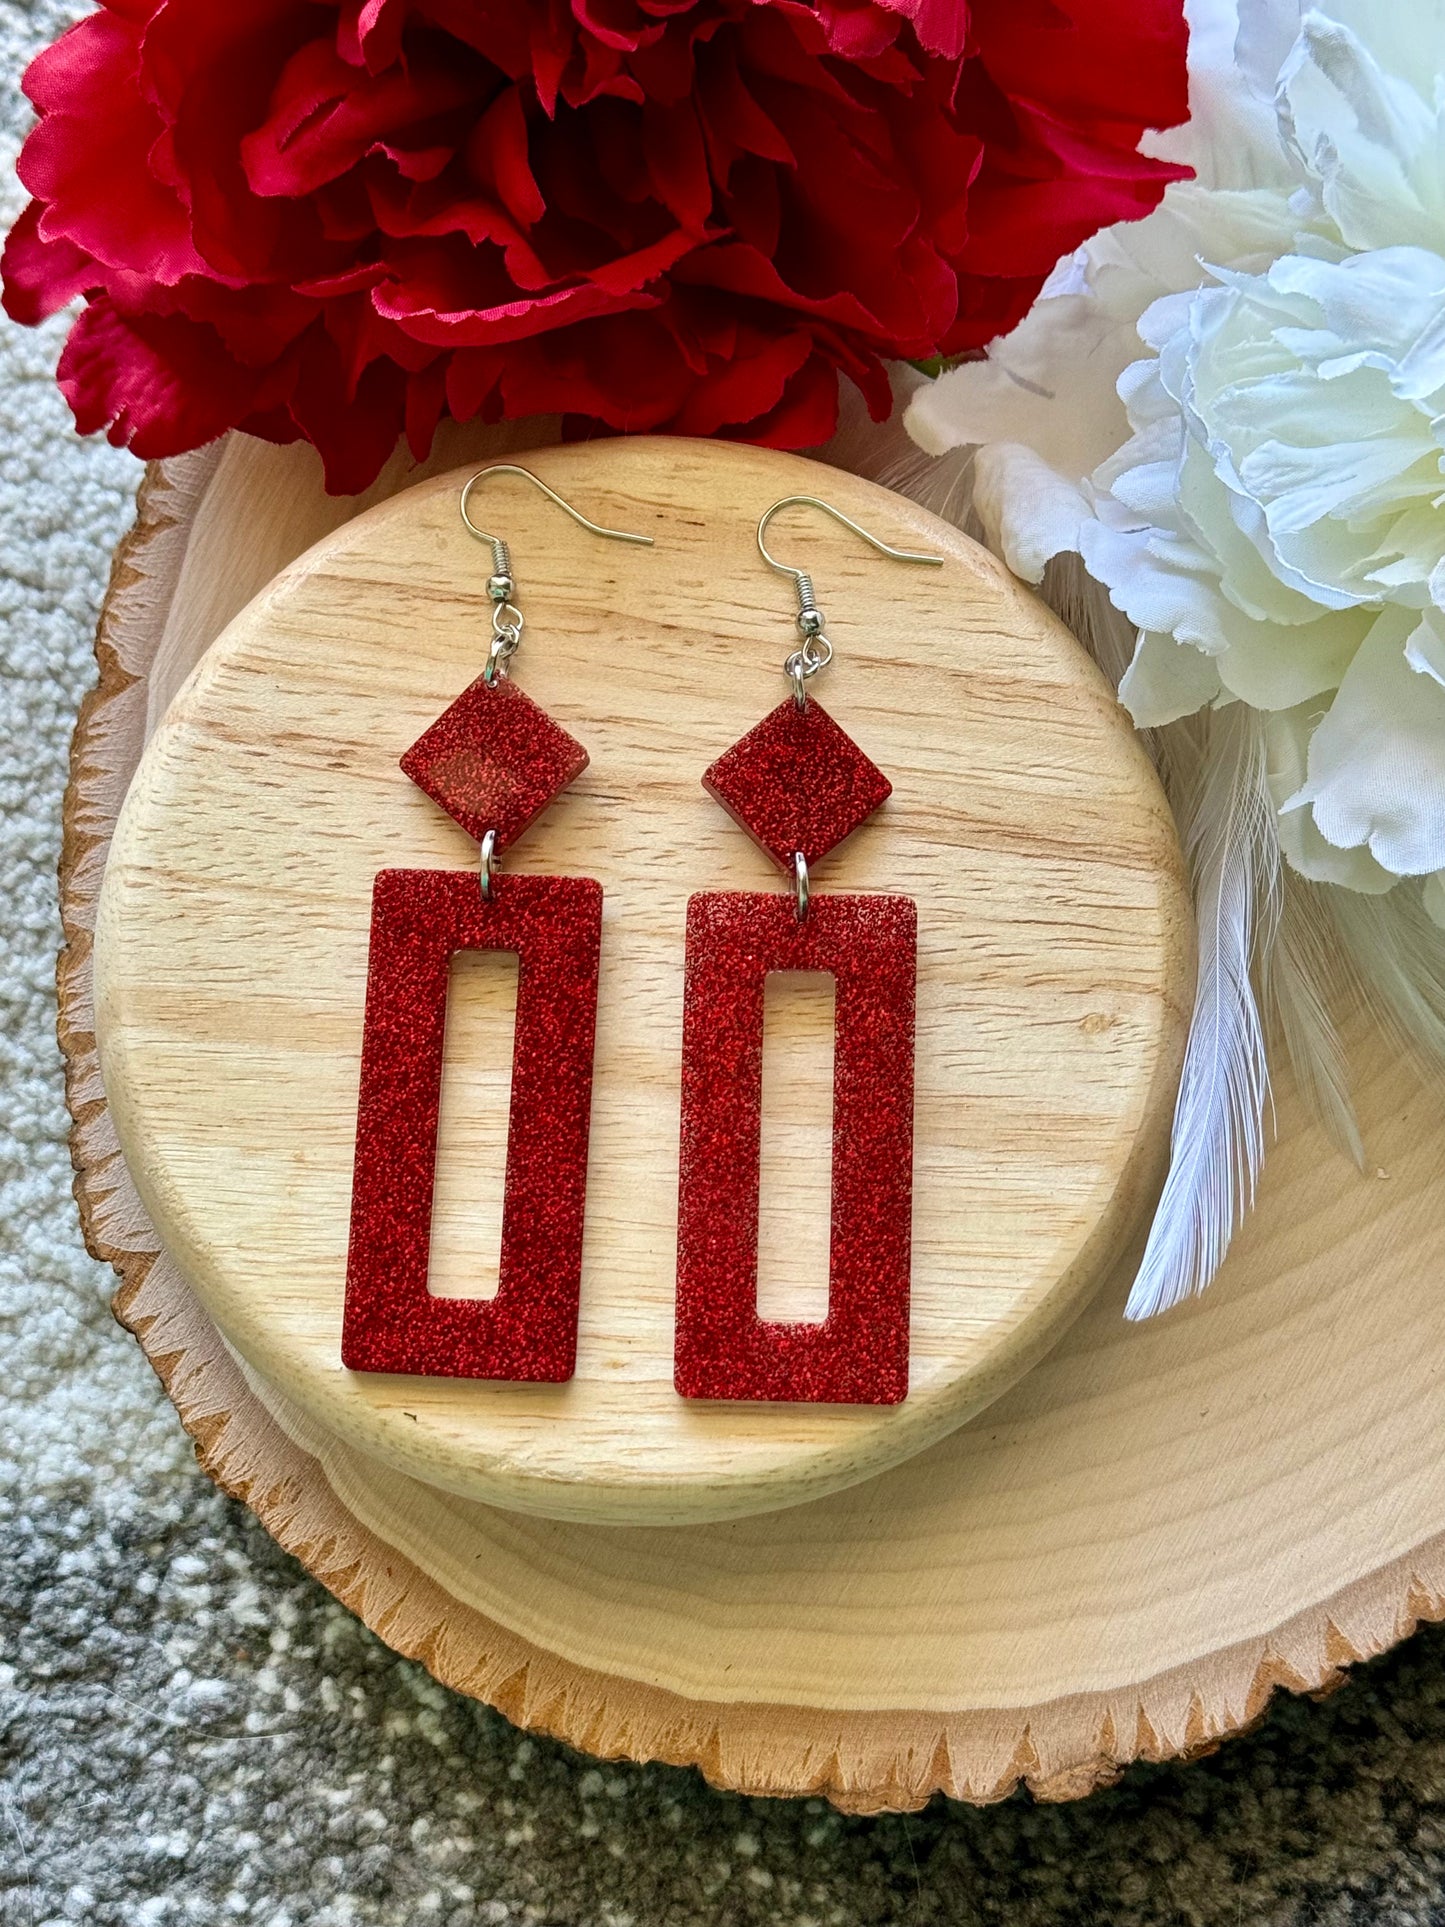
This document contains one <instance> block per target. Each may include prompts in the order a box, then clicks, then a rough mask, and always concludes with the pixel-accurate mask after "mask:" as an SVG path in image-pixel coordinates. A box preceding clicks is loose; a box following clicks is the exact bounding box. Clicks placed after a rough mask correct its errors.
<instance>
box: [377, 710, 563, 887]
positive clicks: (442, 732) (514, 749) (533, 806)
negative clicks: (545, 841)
mask: <svg viewBox="0 0 1445 1927" xmlns="http://www.w3.org/2000/svg"><path fill="white" fill-rule="evenodd" d="M401 766H402V768H403V769H404V770H405V771H406V773H407V775H408V776H409V777H410V778H411V780H412V781H413V783H415V784H416V785H417V787H418V788H419V789H423V790H425V791H426V793H427V795H428V796H429V797H431V799H432V801H433V802H436V803H440V804H441V806H442V808H443V809H444V810H445V811H446V813H447V815H448V816H453V817H455V818H456V820H457V822H458V823H460V824H461V826H462V828H463V829H464V830H465V831H467V833H468V834H469V835H470V836H474V837H475V838H476V839H477V841H478V842H479V843H480V842H481V840H482V838H483V837H484V836H485V835H486V833H487V831H488V830H495V831H496V833H497V842H496V847H497V849H498V850H505V849H506V848H507V846H508V845H509V844H511V843H515V842H516V840H517V838H518V837H519V836H520V835H521V834H522V832H523V830H525V829H526V827H527V825H528V824H529V823H530V822H531V821H532V819H533V817H534V816H537V815H539V814H540V813H541V811H543V810H544V809H545V808H546V807H547V805H548V804H549V803H550V802H551V801H552V798H553V797H554V796H557V795H560V793H561V792H562V791H563V790H564V789H566V787H567V785H568V784H569V783H570V782H571V781H572V780H573V779H574V777H577V776H580V775H581V773H582V771H583V770H584V769H586V767H587V752H586V750H585V749H583V747H582V745H581V744H580V743H579V742H577V741H576V740H575V739H574V738H573V737H571V736H569V735H568V734H567V732H566V730H565V729H562V728H561V727H560V726H559V725H558V724H556V723H554V722H553V721H552V718H551V717H550V716H549V715H548V714H547V712H546V710H545V709H539V708H538V707H537V705H536V703H534V702H533V701H532V699H531V697H530V696H524V695H523V694H522V691H521V690H520V689H518V688H517V687H516V685H515V684H514V683H510V682H508V681H507V680H506V678H505V677H504V676H499V677H498V678H497V680H496V681H495V682H494V683H493V684H492V686H491V687H490V688H488V687H487V681H486V678H485V676H478V677H477V680H476V681H475V682H474V683H473V684H472V685H471V687H470V688H469V689H464V690H463V691H462V693H461V695H460V696H458V697H457V699H456V701H455V702H454V703H453V704H452V706H451V708H450V709H446V710H443V711H442V713H441V715H440V716H438V717H437V719H436V721H435V722H434V723H433V724H432V726H431V728H430V729H429V730H427V732H426V733H425V735H423V736H419V737H418V738H417V740H416V741H415V742H414V743H413V744H412V746H411V748H410V749H409V750H408V751H407V752H406V754H405V756H403V757H402V759H401Z"/></svg>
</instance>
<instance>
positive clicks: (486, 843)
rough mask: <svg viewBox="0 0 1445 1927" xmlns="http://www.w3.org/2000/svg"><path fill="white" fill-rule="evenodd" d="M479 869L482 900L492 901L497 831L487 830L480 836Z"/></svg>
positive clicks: (484, 901)
mask: <svg viewBox="0 0 1445 1927" xmlns="http://www.w3.org/2000/svg"><path fill="white" fill-rule="evenodd" d="M480 869H481V876H482V902H483V903H490V902H491V901H492V885H493V879H494V878H495V876H496V874H497V832H496V831H495V830H488V831H487V833H486V835H485V836H484V837H483V838H482V853H481V859H480Z"/></svg>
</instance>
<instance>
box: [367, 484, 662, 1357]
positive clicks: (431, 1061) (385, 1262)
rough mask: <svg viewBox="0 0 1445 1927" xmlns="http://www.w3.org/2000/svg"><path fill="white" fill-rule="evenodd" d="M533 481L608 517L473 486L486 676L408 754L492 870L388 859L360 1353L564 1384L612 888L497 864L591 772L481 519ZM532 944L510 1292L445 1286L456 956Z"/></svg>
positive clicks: (374, 1017)
mask: <svg viewBox="0 0 1445 1927" xmlns="http://www.w3.org/2000/svg"><path fill="white" fill-rule="evenodd" d="M488 475H520V476H523V477H525V479H526V480H527V481H529V482H531V483H533V484H534V485H535V486H536V487H537V488H539V489H541V491H542V493H543V494H544V495H546V496H547V497H548V498H549V499H550V500H551V501H553V502H555V503H556V504H557V505H558V507H559V508H562V509H565V510H566V512H567V514H568V515H570V516H571V517H572V519H573V521H574V522H578V523H580V524H581V525H582V527H583V528H585V529H589V530H590V531H591V532H592V533H593V534H594V535H604V536H607V537H609V538H610V539H612V540H614V541H618V542H639V543H645V544H647V545H648V546H650V545H651V542H652V538H651V536H647V535H629V534H627V533H625V532H624V531H623V530H620V529H604V528H601V527H599V526H598V524H597V523H595V522H590V521H588V519H587V517H586V516H584V515H580V514H579V513H578V512H577V510H576V509H574V508H573V507H572V506H571V504H570V503H568V502H564V501H563V499H562V497H561V496H560V495H558V494H556V493H555V491H554V490H552V489H550V488H548V487H547V485H546V483H545V482H542V481H540V480H539V479H538V478H537V476H535V475H533V474H532V472H531V470H530V469H525V468H519V467H517V466H516V465H515V464H513V463H510V462H499V463H496V464H494V465H493V466H492V467H490V468H484V469H482V470H480V471H479V472H478V473H477V474H476V475H474V476H472V478H471V480H470V481H469V482H468V483H467V485H466V487H465V488H464V489H463V490H462V498H461V513H462V520H463V522H464V523H465V524H466V526H467V528H468V529H469V530H470V531H471V533H472V534H473V535H475V536H476V537H477V538H478V539H479V540H481V541H484V542H487V543H489V544H490V545H491V549H492V562H493V569H492V576H491V579H490V581H489V582H488V584H487V593H488V595H489V597H490V598H491V602H492V643H491V650H490V653H489V655H488V658H487V666H486V668H485V669H484V670H483V671H482V674H481V675H480V676H479V677H478V678H477V680H476V681H475V682H474V683H473V684H472V685H471V687H470V688H468V689H465V690H463V692H462V694H461V695H460V696H459V697H458V698H457V700H456V701H455V702H454V703H453V704H452V705H451V707H450V708H449V709H447V710H446V711H444V713H443V714H442V715H441V716H439V717H438V718H437V720H436V722H434V723H433V724H432V726H431V728H430V729H428V730H427V731H426V732H425V734H424V735H422V736H421V737H420V738H419V739H418V740H417V741H416V742H415V743H413V744H412V746H411V748H410V749H409V750H408V751H407V752H406V754H405V755H404V756H403V757H402V759H401V767H402V768H403V769H404V770H405V771H406V773H407V775H408V776H409V777H410V778H411V779H412V781H413V782H414V783H416V784H417V785H418V787H419V788H421V789H423V790H425V792H426V793H427V795H428V796H430V797H431V798H432V799H433V801H435V802H437V803H439V804H440V805H441V807H442V808H443V809H444V810H445V811H446V812H447V814H448V815H449V816H452V817H455V818H456V820H457V822H458V823H460V824H461V825H462V827H463V829H465V830H467V831H469V832H470V833H471V835H473V836H474V837H476V838H477V840H478V842H479V843H480V845H481V860H480V878H479V877H478V873H477V872H476V871H474V870H460V871H453V870H382V871H380V872H378V874H377V878H376V883H375V888H374V891H373V896H372V921H371V955H370V963H369V969H368V976H367V987H366V1017H365V1026H364V1029H363V1033H362V1044H361V1092H360V1101H359V1104H358V1109H357V1123H356V1166H355V1174H354V1177H353V1180H352V1192H351V1242H350V1250H349V1255H348V1260H347V1270H346V1305H345V1311H344V1314H343V1319H342V1332H341V1358H342V1363H343V1364H345V1365H347V1366H349V1367H350V1368H351V1369H352V1370H353V1371H360V1372H414V1373H419V1374H423V1375H425V1376H428V1377H451V1378H496V1379H517V1380H544V1381H557V1380H561V1379H566V1378H570V1377H571V1376H572V1371H573V1367H574V1365H575V1362H576V1355H577V1297H578V1286H579V1281H580V1277H581V1269H582V1217H583V1206H584V1201H585V1194H586V1184H587V1135H588V1120H589V1115H590V1111H591V1103H592V1047H593V1038H594V1033H595V1030H596V1020H597V966H598V953H599V949H600V944H601V933H602V887H601V885H600V884H598V883H596V882H594V881H593V880H592V879H591V878H590V877H555V876H501V875H499V874H498V868H497V860H498V858H499V856H500V855H501V853H502V851H504V850H506V849H508V848H509V847H510V846H511V844H512V843H514V842H515V841H516V839H517V838H518V837H519V836H520V835H521V834H522V832H523V830H525V829H526V827H527V825H528V824H529V823H530V822H531V821H532V820H533V818H534V817H536V816H537V815H539V814H540V813H541V811H542V810H544V809H545V808H546V806H547V805H548V803H550V802H551V801H552V799H553V798H554V797H555V796H557V795H558V794H559V793H560V792H561V791H562V790H563V789H565V788H566V787H567V785H568V784H569V783H570V782H571V781H572V779H573V778H574V777H575V776H578V775H579V774H580V773H581V772H582V770H584V769H585V768H586V766H587V752H586V750H585V749H583V747H582V745H581V744H580V743H578V742H575V741H574V740H573V738H572V737H571V736H569V735H568V734H567V732H566V731H565V730H564V729H561V728H560V727H559V726H558V725H557V724H556V723H554V722H553V721H552V719H551V718H550V717H549V716H548V715H546V714H545V712H544V711H543V710H541V709H539V708H538V707H537V705H536V704H535V703H534V702H532V701H531V700H530V699H529V698H528V697H527V696H524V695H523V694H522V692H521V691H520V690H519V689H517V688H516V687H515V685H514V684H512V683H511V682H510V681H508V680H507V664H508V662H509V661H510V659H511V657H512V656H513V655H514V654H515V653H516V650H517V645H518V643H519V642H520V641H521V638H522V614H521V611H520V610H519V609H518V608H517V607H516V605H515V603H514V602H513V600H512V597H513V595H514V594H515V587H514V584H513V580H512V564H511V556H510V554H509V552H508V549H507V545H506V543H505V542H502V541H500V540H499V539H498V538H497V537H496V536H492V535H488V534H487V533H486V531H485V530H483V529H479V528H478V527H477V525H476V524H475V523H474V522H473V521H472V519H471V516H470V514H469V513H468V506H467V505H468V501H469V499H470V496H471V492H472V490H473V489H474V488H475V487H476V485H477V483H478V482H480V481H481V480H482V478H483V477H484V476H488ZM460 950H504V951H511V952H514V953H515V954H516V957H517V1018H516V1035H515V1038H514V1042H513V1046H512V1103H511V1115H510V1119H509V1123H508V1134H507V1161H506V1177H505V1189H504V1192H503V1202H502V1248H501V1262H500V1275H499V1279H498V1286H497V1293H496V1296H495V1297H494V1298H491V1299H479V1298H440V1297H435V1296H433V1295H432V1293H431V1292H430V1291H429V1290H428V1287H427V1273H428V1269H429V1264H430V1255H431V1219H432V1199H433V1193H434V1189H435V1179H436V1153H437V1121H438V1115H439V1111H440V1102H441V1083H442V1056H443V1049H444V1044H445V1036H446V1014H447V989H448V983H449V978H450V970H451V960H452V957H453V956H454V955H455V954H456V952H458V951H460Z"/></svg>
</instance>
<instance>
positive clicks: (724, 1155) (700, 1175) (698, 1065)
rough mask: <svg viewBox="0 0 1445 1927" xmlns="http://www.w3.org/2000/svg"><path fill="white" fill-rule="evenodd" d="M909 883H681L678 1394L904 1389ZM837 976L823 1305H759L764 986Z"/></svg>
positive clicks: (860, 1395) (769, 1395)
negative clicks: (799, 1313) (816, 1309)
mask: <svg viewBox="0 0 1445 1927" xmlns="http://www.w3.org/2000/svg"><path fill="white" fill-rule="evenodd" d="M917 952H918V913H917V910H916V908H915V906H914V904H913V902H912V901H911V899H909V898H908V897H858V896H823V897H815V898H814V899H813V902H812V905H811V907H810V909H809V911H808V914H807V916H806V918H805V919H804V920H803V921H802V922H801V923H800V922H799V921H798V919H797V917H796V915H795V912H794V905H793V899H792V897H791V896H772V895H768V896H761V895H752V894H747V895H744V894H740V893H734V892H727V893H718V894H710V895H702V896H695V897H693V899H692V900H691V902H690V903H689V904H688V907H687V966H686V989H685V994H684V1004H683V1043H682V1164H681V1175H680V1184H679V1197H678V1249H677V1340H676V1355H675V1364H674V1375H673V1382H674V1384H675V1385H676V1387H677V1390H678V1391H679V1392H680V1393H681V1394H682V1396H683V1397H684V1398H710V1399H753V1400H761V1399H775V1400H794V1401H808V1402H813V1403H822V1404H835V1405H843V1404H847V1405H896V1404H897V1403H898V1402H899V1400H900V1399H903V1398H905V1397H906V1396H907V1393H908V1298H909V1271H910V1264H911V1248H912V1218H913V1023H914V1002H915V995H916V983H917V967H918V966H917ZM776 970H812V971H824V972H827V973H828V974H829V975H831V976H832V978H833V979H834V982H835V985H836V1005H835V1008H836V1013H837V1015H836V1020H835V1021H836V1037H835V1045H834V1058H833V1063H834V1070H833V1202H832V1231H831V1256H830V1261H829V1287H828V1315H827V1318H826V1319H825V1320H824V1321H823V1323H822V1324H821V1325H803V1324H784V1323H776V1322H769V1321H766V1320H764V1319H761V1318H759V1316H758V1310H757V1276H758V1192H759V1175H760V1174H759V1150H760V1141H761V1123H762V1061H763V987H764V980H765V978H766V977H767V975H768V973H769V972H770V971H776Z"/></svg>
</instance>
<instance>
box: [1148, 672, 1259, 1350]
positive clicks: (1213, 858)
mask: <svg viewBox="0 0 1445 1927" xmlns="http://www.w3.org/2000/svg"><path fill="white" fill-rule="evenodd" d="M1200 735H1201V737H1202V745H1201V754H1200V759H1199V766H1198V770H1197V776H1196V781H1195V782H1194V783H1193V785H1192V786H1191V790H1192V793H1191V794H1189V795H1188V796H1185V797H1181V798H1179V799H1177V800H1176V808H1179V809H1180V810H1181V813H1182V821H1183V829H1184V840H1185V852H1186V855H1187V857H1188V859H1189V865H1190V871H1191V874H1192V877H1193V881H1194V892H1195V902H1196V906H1197V915H1198V932H1199V977H1198V987H1197V990H1196V993H1195V1005H1194V1017H1193V1020H1192V1022H1191V1024H1190V1026H1189V1040H1188V1044H1187V1046H1186V1048H1185V1056H1184V1070H1183V1075H1182V1077H1181V1079H1180V1085H1179V1098H1178V1102H1177V1104H1176V1106H1175V1110H1174V1129H1173V1132H1172V1134H1171V1138H1170V1147H1169V1175H1168V1177H1167V1178H1166V1179H1165V1183H1164V1191H1163V1195H1162V1196H1161V1198H1160V1200H1159V1207H1158V1210H1157V1211H1156V1213H1155V1216H1154V1223H1153V1225H1152V1226H1151V1228H1150V1232H1149V1241H1148V1244H1147V1245H1146V1247H1145V1250H1144V1257H1143V1261H1142V1263H1141V1264H1140V1267H1139V1273H1138V1276H1137V1277H1136V1278H1135V1280H1134V1287H1133V1290H1132V1291H1131V1292H1130V1294H1129V1302H1128V1305H1127V1306H1126V1308H1125V1316H1126V1317H1129V1318H1152V1317H1153V1316H1154V1315H1155V1314H1156V1313H1158V1312H1161V1311H1168V1310H1169V1308H1170V1307H1171V1306H1173V1305H1177V1304H1179V1303H1180V1302H1181V1301H1182V1300H1183V1299H1185V1298H1188V1297H1191V1296H1193V1295H1194V1294H1195V1293H1197V1292H1201V1291H1203V1290H1204V1288H1205V1286H1206V1285H1208V1284H1209V1283H1210V1281H1211V1280H1212V1278H1213V1277H1214V1275H1215V1273H1216V1272H1217V1271H1218V1269H1219V1267H1220V1265H1221V1264H1222V1263H1223V1261H1224V1255H1225V1253H1226V1251H1228V1249H1229V1245H1230V1241H1231V1239H1232V1238H1233V1236H1234V1234H1235V1232H1236V1231H1237V1230H1238V1228H1239V1226H1240V1224H1241V1223H1242V1222H1243V1219H1244V1216H1245V1214H1246V1212H1247V1211H1248V1210H1249V1207H1250V1205H1251V1204H1252V1203H1253V1201H1254V1192H1255V1186H1256V1183H1257V1181H1258V1178H1259V1167H1260V1164H1261V1161H1262V1160H1263V1157H1264V1138H1265V1127H1264V1112H1265V1106H1266V1104H1267V1102H1268V1099H1269V1073H1268V1068H1267V1065H1266V1060H1265V1042H1264V1026H1263V1024H1262V1022H1261V1021H1260V1013H1259V1005H1258V1003H1257V1002H1256V999H1255V994H1254V986H1253V982H1252V978H1251V971H1252V969H1253V966H1254V963H1255V957H1256V950H1257V947H1258V946H1259V943H1260V939H1261V937H1263V938H1264V939H1265V942H1266V944H1267V942H1268V940H1269V938H1270V937H1271V936H1272V933H1273V927H1274V925H1275V923H1276V921H1277V907H1278V890H1279V844H1278V839H1277V837H1276V834H1275V817H1274V809H1273V806H1272V804H1271V802H1270V798H1269V791H1268V787H1267V785H1266V781H1265V756H1264V739H1263V733H1262V731H1261V730H1260V728H1259V723H1258V719H1257V717H1255V716H1254V715H1253V714H1252V713H1251V712H1250V711H1248V710H1246V709H1245V708H1244V706H1243V705H1242V704H1234V705H1232V706H1231V707H1230V708H1228V709H1223V710H1216V711H1214V712H1213V713H1212V714H1211V715H1210V716H1209V717H1208V718H1207V720H1206V722H1205V724H1204V727H1203V729H1202V731H1201V732H1200Z"/></svg>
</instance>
